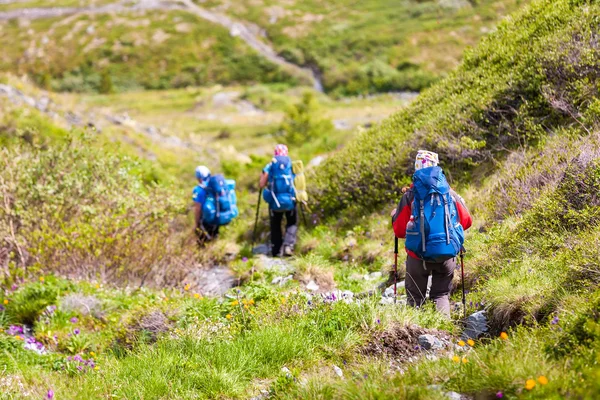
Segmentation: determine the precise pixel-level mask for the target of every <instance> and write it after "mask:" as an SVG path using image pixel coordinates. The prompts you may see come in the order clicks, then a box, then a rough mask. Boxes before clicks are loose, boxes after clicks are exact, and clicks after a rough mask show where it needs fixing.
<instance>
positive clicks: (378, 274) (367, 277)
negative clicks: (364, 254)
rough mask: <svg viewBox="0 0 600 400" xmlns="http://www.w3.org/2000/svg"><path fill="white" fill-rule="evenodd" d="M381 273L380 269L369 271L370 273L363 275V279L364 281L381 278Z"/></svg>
mask: <svg viewBox="0 0 600 400" xmlns="http://www.w3.org/2000/svg"><path fill="white" fill-rule="evenodd" d="M382 276H383V274H382V273H381V272H380V271H375V272H371V273H370V274H367V275H365V277H364V279H365V280H366V281H375V280H378V279H381V277H382Z"/></svg>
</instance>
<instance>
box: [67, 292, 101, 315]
mask: <svg viewBox="0 0 600 400" xmlns="http://www.w3.org/2000/svg"><path fill="white" fill-rule="evenodd" d="M60 309H61V310H62V311H64V312H66V313H77V314H80V315H91V316H93V317H94V318H101V317H102V315H103V312H102V302H101V301H100V300H99V299H98V298H97V297H95V296H85V295H82V294H79V293H73V294H69V295H66V296H65V297H63V298H62V299H60Z"/></svg>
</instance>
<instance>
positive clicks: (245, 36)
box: [0, 0, 323, 92]
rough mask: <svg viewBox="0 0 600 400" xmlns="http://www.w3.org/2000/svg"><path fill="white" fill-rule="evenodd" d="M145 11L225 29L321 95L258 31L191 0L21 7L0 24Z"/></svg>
mask: <svg viewBox="0 0 600 400" xmlns="http://www.w3.org/2000/svg"><path fill="white" fill-rule="evenodd" d="M148 10H184V11H188V12H190V13H192V14H194V15H196V16H198V17H200V18H203V19H205V20H206V21H210V22H212V23H213V24H218V25H221V26H223V27H224V28H226V29H228V30H229V33H230V34H231V35H232V36H236V37H239V38H240V39H242V40H243V41H244V42H246V44H247V45H248V46H250V47H252V48H253V49H254V50H256V51H257V52H258V53H259V54H261V55H262V56H263V57H265V58H266V59H268V60H269V61H271V62H272V63H275V64H277V65H279V66H280V67H281V68H283V69H284V70H286V71H287V72H288V73H289V74H291V75H293V76H296V77H298V78H299V79H301V80H302V81H305V82H310V83H311V84H312V85H313V87H314V89H315V90H317V91H319V92H322V91H323V85H322V84H321V80H320V79H319V77H318V74H317V73H315V72H314V71H313V70H312V69H310V68H303V67H300V66H298V65H296V64H292V63H290V62H289V61H287V60H285V59H284V58H283V57H281V56H279V55H278V54H277V52H276V51H275V49H273V47H271V46H270V45H269V44H267V43H265V42H264V41H263V40H261V39H260V38H259V32H260V28H258V27H256V26H254V25H252V24H249V23H247V22H241V21H235V20H233V19H231V18H230V17H228V16H227V15H225V14H220V13H216V12H214V11H210V10H207V9H205V8H202V7H200V6H198V5H197V4H195V3H194V2H192V0H179V1H168V0H138V1H137V2H129V1H123V2H120V3H112V4H107V5H104V6H98V7H43V8H21V9H18V10H11V11H3V12H0V21H7V20H12V19H19V18H22V19H28V20H32V19H41V18H56V17H63V16H67V15H74V14H106V13H122V12H130V11H148Z"/></svg>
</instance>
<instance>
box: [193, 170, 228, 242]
mask: <svg viewBox="0 0 600 400" xmlns="http://www.w3.org/2000/svg"><path fill="white" fill-rule="evenodd" d="M196 179H197V180H198V185H196V187H194V190H193V191H192V200H193V201H194V222H195V225H194V232H195V233H196V235H197V236H198V243H199V244H200V245H202V244H204V243H205V242H206V241H210V240H213V239H215V238H216V237H217V236H218V234H219V228H220V227H221V226H223V225H227V224H229V223H230V222H231V221H232V220H233V219H234V218H235V217H237V216H238V214H239V212H238V208H237V197H236V195H235V181H234V180H232V179H225V177H224V176H223V175H220V174H217V175H213V176H211V174H210V170H209V169H208V168H207V167H206V166H204V165H200V166H198V167H197V168H196Z"/></svg>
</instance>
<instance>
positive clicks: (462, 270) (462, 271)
mask: <svg viewBox="0 0 600 400" xmlns="http://www.w3.org/2000/svg"><path fill="white" fill-rule="evenodd" d="M465 252H466V250H465V248H464V247H461V249H460V274H461V281H462V303H463V311H464V314H465V318H467V296H466V294H465Z"/></svg>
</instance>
